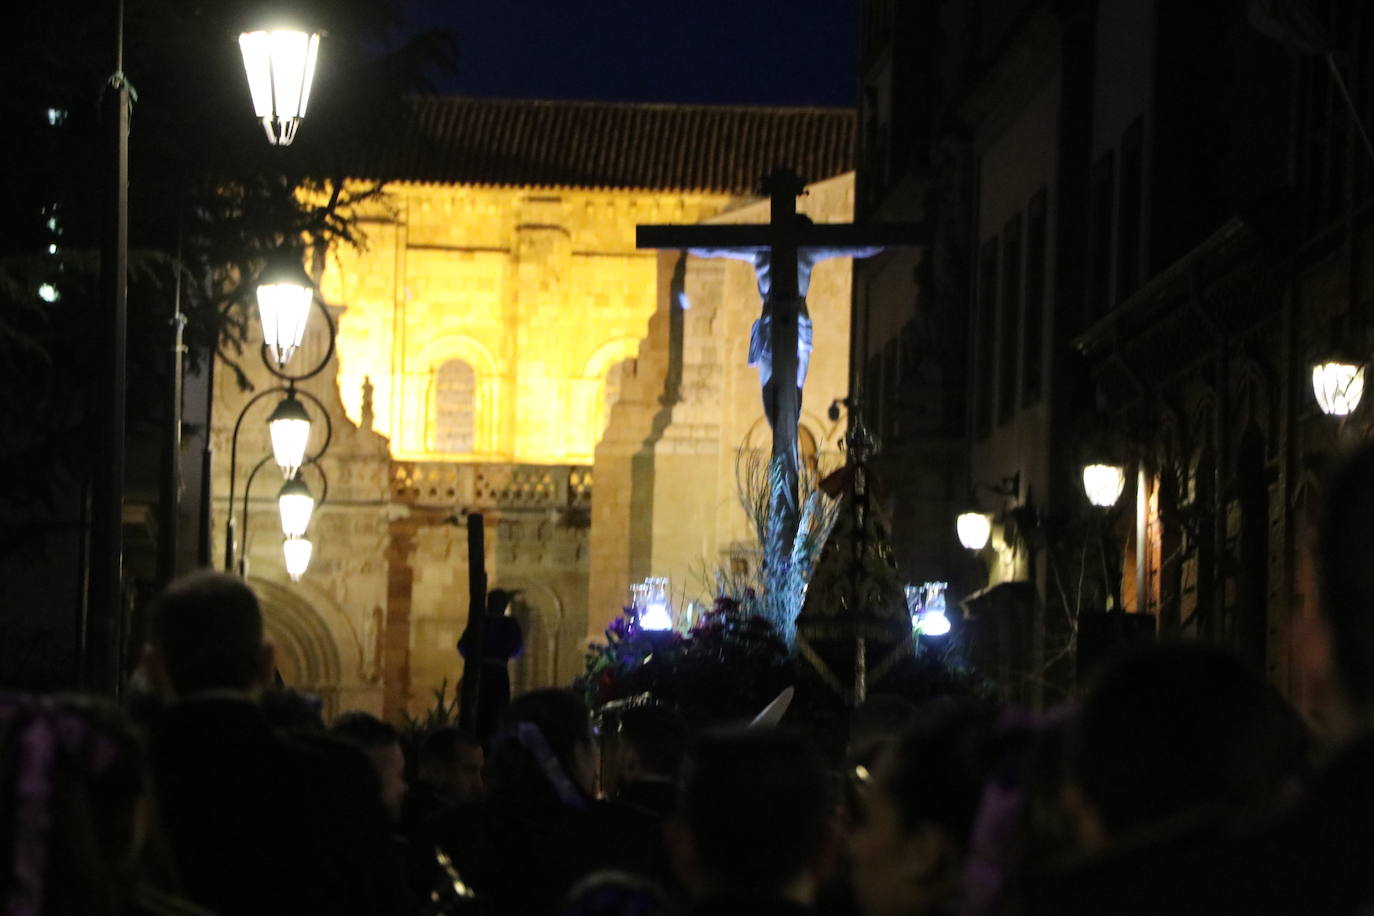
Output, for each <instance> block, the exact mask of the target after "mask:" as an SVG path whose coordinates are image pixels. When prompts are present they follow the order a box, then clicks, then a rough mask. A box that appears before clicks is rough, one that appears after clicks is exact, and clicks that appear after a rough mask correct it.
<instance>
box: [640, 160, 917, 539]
mask: <svg viewBox="0 0 1374 916" xmlns="http://www.w3.org/2000/svg"><path fill="white" fill-rule="evenodd" d="M805 188H806V186H805V184H804V183H803V182H802V180H801V178H799V177H798V176H797V174H796V173H795V172H793V171H792V170H791V169H786V168H780V169H775V170H774V171H773V172H772V173H771V174H769V175H768V176H766V177H765V178H764V179H763V189H762V190H763V193H764V194H766V195H768V198H769V200H770V202H771V206H770V214H769V215H770V219H769V222H768V223H766V224H762V225H760V224H746V225H738V224H737V225H728V226H663V225H659V226H638V227H636V233H635V245H636V247H638V248H677V249H687V251H688V252H689V253H691V254H693V255H696V256H698V257H725V258H733V259H736V260H742V261H748V262H749V263H751V264H752V265H753V266H754V272H755V275H756V277H757V278H758V286H759V297H760V299H762V311H761V313H760V315H759V319H758V320H757V321H755V322H754V327H753V330H752V331H751V333H750V335H749V336H750V340H749V364H750V365H751V366H757V367H758V369H759V384H760V387H761V389H762V394H763V412H764V416H766V417H767V418H768V424H769V426H771V427H772V430H773V450H772V463H771V464H770V468H771V467H777V468H779V469H780V471H781V473H780V475H779V478H780V481H779V482H780V483H781V486H776V487H775V488H774V491H773V492H772V493H771V494H770V497H769V513H770V515H769V518H770V525H769V526H770V529H773V530H776V531H777V534H778V537H779V542H778V546H780V547H781V549H783V550H785V551H787V552H788V553H789V554H790V551H791V547H792V543H793V539H794V537H795V535H796V530H797V523H798V514H799V513H798V504H797V474H798V455H797V425H798V423H799V422H800V420H801V395H802V383H803V382H804V381H805V380H806V369H807V365H808V363H809V362H810V357H811V346H812V340H811V337H812V334H811V317H810V315H809V314H808V313H807V310H806V293H807V289H808V287H809V285H810V282H811V270H812V268H813V267H814V266H815V265H816V263H817V262H819V261H823V260H825V259H827V258H837V257H851V258H865V257H869V256H870V255H874V254H877V253H878V252H880V251H883V250H884V249H886V248H892V247H899V246H901V247H906V246H912V245H920V244H923V243H924V235H925V234H924V232H923V231H922V229H921V227H919V226H911V225H870V226H864V225H859V224H854V223H831V224H821V225H817V224H814V223H812V222H811V220H809V219H808V218H807V217H806V216H804V215H802V214H799V213H798V212H797V197H798V195H800V194H802V193H804V192H805ZM769 540H770V542H771V541H772V538H771V537H770V539H769ZM778 559H779V558H778V557H776V556H765V558H764V563H765V566H769V565H772V564H773V563H774V562H775V561H776V560H778Z"/></svg>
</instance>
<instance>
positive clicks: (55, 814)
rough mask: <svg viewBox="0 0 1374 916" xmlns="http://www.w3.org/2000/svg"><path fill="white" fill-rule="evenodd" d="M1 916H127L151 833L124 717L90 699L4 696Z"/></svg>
mask: <svg viewBox="0 0 1374 916" xmlns="http://www.w3.org/2000/svg"><path fill="white" fill-rule="evenodd" d="M0 811H3V812H4V815H5V816H3V817H0V863H3V864H2V865H0V911H3V912H6V913H10V912H13V913H28V912H35V913H45V914H73V916H74V914H78V913H79V914H83V916H85V914H90V916H104V914H110V916H113V914H115V913H118V912H125V910H124V909H123V907H122V904H125V903H127V902H128V899H129V895H131V894H132V892H133V889H134V886H135V884H136V881H137V878H138V872H139V861H140V853H141V850H142V847H143V845H144V842H145V840H146V838H147V836H148V834H149V832H150V831H151V830H152V829H153V825H152V824H151V807H150V805H149V802H148V787H147V782H146V779H145V773H144V763H143V753H142V748H141V746H140V744H139V741H138V738H137V736H136V734H135V733H134V730H133V727H132V725H131V724H130V722H129V721H128V719H127V717H126V716H125V715H124V713H122V712H121V711H120V710H119V709H118V708H116V707H114V706H113V705H110V704H108V703H106V702H104V701H100V700H94V699H91V698H89V697H56V698H48V697H34V696H25V695H16V694H8V695H6V694H0Z"/></svg>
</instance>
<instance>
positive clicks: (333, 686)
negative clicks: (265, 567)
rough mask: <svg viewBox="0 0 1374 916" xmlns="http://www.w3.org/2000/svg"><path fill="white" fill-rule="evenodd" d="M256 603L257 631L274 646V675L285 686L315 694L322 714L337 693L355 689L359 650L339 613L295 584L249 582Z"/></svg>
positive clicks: (254, 579) (352, 631)
mask: <svg viewBox="0 0 1374 916" xmlns="http://www.w3.org/2000/svg"><path fill="white" fill-rule="evenodd" d="M249 583H250V584H251V585H252V586H253V590H254V591H255V592H256V593H257V595H258V600H259V602H261V604H262V617H263V632H264V635H265V636H266V638H267V639H269V640H270V641H271V642H272V644H273V645H274V646H275V647H276V652H277V670H278V671H279V672H280V673H281V676H282V678H283V679H284V680H285V681H286V683H287V685H288V686H291V687H295V688H297V689H300V690H304V691H308V692H310V693H314V694H317V695H318V696H319V697H320V699H321V700H322V701H323V703H324V711H325V715H326V716H328V715H331V714H333V713H334V712H337V709H335V707H336V705H337V702H338V697H339V692H340V688H342V687H344V686H347V685H349V684H356V683H357V681H358V677H359V672H360V670H361V668H362V662H363V649H362V644H361V642H360V641H359V639H358V634H357V632H356V631H355V629H354V627H353V626H352V625H351V624H350V623H349V621H348V618H347V617H346V616H345V614H344V613H343V611H342V610H340V609H339V608H338V607H337V606H335V604H334V603H333V602H332V601H330V600H329V599H328V598H325V597H324V596H322V595H319V594H316V593H314V592H313V591H310V590H308V589H306V588H302V587H301V586H300V585H299V584H287V583H284V582H278V581H275V580H272V579H264V578H258V577H250V578H249Z"/></svg>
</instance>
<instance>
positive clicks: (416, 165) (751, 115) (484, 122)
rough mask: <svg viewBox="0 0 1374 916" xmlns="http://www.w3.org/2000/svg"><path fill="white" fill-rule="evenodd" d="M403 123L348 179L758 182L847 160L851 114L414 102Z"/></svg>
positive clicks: (362, 154) (704, 186)
mask: <svg viewBox="0 0 1374 916" xmlns="http://www.w3.org/2000/svg"><path fill="white" fill-rule="evenodd" d="M414 104H415V118H414V119H413V122H412V124H411V126H410V127H409V128H408V130H407V132H406V133H405V134H403V135H402V136H399V137H396V138H394V139H393V140H390V141H388V142H385V143H383V144H380V145H379V146H378V147H376V148H374V149H372V150H368V151H359V154H358V155H357V157H356V160H355V161H353V162H349V163H346V172H347V174H349V175H350V176H351V177H354V178H359V179H370V180H386V181H416V182H433V183H443V184H483V185H524V186H537V187H584V188H585V187H591V188H599V187H606V188H646V189H679V190H711V191H721V192H731V193H738V194H752V193H756V192H757V191H758V184H759V179H760V178H761V177H762V176H763V175H764V174H766V173H767V172H770V171H772V170H773V169H774V168H775V167H777V166H780V165H787V166H791V167H792V168H793V169H794V170H795V171H796V172H797V173H798V174H799V175H801V176H802V178H803V179H805V180H806V181H819V180H821V179H823V178H829V177H831V176H833V175H838V174H841V173H843V172H847V171H849V170H850V169H852V168H853V167H854V166H853V163H854V152H853V147H854V129H855V116H854V112H853V111H852V110H849V109H842V108H762V107H744V106H714V105H658V104H626V103H613V102H539V101H523V100H522V101H505V100H495V99H469V98H455V97H443V96H428V97H421V98H417V99H415V100H414Z"/></svg>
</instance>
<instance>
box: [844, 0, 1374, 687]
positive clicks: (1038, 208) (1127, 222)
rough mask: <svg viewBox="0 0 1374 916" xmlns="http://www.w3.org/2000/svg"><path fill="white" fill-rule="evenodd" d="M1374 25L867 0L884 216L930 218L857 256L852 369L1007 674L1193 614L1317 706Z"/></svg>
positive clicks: (1357, 279) (866, 47)
mask: <svg viewBox="0 0 1374 916" xmlns="http://www.w3.org/2000/svg"><path fill="white" fill-rule="evenodd" d="M1371 43H1374V10H1371V9H1368V8H1367V7H1366V5H1363V4H1359V3H1355V2H1350V0H1326V2H1321V0H1313V2H1310V3H1303V2H1297V0H1292V2H1286V3H1280V2H1266V3H1260V2H1250V3H1239V2H1237V3H1224V4H1220V3H1219V4H1196V3H1189V2H1184V0H1060V2H1032V0H1021V2H1017V0H982V2H954V0H948V2H940V0H928V2H908V3H898V2H892V0H874V2H869V3H867V4H866V8H865V24H864V30H863V45H862V47H863V50H862V54H861V60H862V68H863V73H862V87H863V89H862V99H861V107H862V110H861V127H860V149H859V154H858V163H859V169H858V187H857V206H858V212H859V215H860V217H868V218H884V219H913V218H915V219H923V220H925V221H926V222H927V223H928V224H929V225H930V226H931V227H932V228H933V231H934V243H933V244H932V245H931V247H930V248H928V249H926V250H925V251H924V252H922V253H921V254H920V255H919V256H915V255H901V254H895V253H894V254H888V255H885V256H883V257H882V258H877V259H873V260H871V261H869V262H865V263H861V264H858V265H856V267H855V280H854V282H855V316H854V332H853V335H852V340H853V343H852V346H853V347H854V379H853V381H852V386H853V389H854V391H855V392H856V393H858V394H859V400H860V402H861V403H862V404H863V409H864V412H865V415H866V418H867V420H868V422H869V424H870V426H872V427H873V428H874V429H875V430H876V431H877V433H878V436H879V439H880V440H881V446H882V455H883V458H882V461H883V463H885V464H886V466H887V467H888V468H889V473H888V475H887V476H888V478H889V481H890V488H891V490H892V500H893V503H894V507H895V509H896V511H895V513H894V540H895V547H896V552H897V554H898V556H899V562H900V563H901V564H902V565H903V566H904V567H905V569H904V571H905V572H907V573H908V575H909V576H910V577H912V578H914V579H917V581H919V580H920V578H927V579H929V578H947V579H948V580H949V581H950V583H951V584H950V592H951V597H952V598H954V599H955V600H960V601H962V603H963V607H964V609H965V619H964V621H963V624H964V626H963V634H962V636H963V641H964V645H965V648H966V651H967V653H968V656H969V659H970V661H972V662H973V663H974V664H975V665H977V666H979V667H980V668H982V669H983V670H984V671H985V672H986V673H987V674H989V675H991V676H992V677H993V678H994V679H995V680H996V681H997V682H998V683H999V684H1000V685H1001V686H1002V688H1003V690H1004V692H1005V693H1006V694H1007V695H1008V696H1009V697H1011V698H1015V699H1021V700H1026V701H1030V702H1034V703H1041V702H1047V701H1049V700H1052V699H1054V698H1055V697H1056V696H1058V695H1061V694H1063V693H1064V692H1066V691H1069V690H1071V689H1072V688H1073V686H1074V685H1075V683H1076V682H1078V681H1079V680H1080V679H1081V678H1082V677H1083V676H1085V675H1087V674H1089V673H1090V672H1091V669H1092V668H1093V666H1094V665H1095V664H1096V663H1097V662H1099V661H1100V660H1101V659H1102V658H1103V657H1105V656H1106V655H1107V654H1109V653H1110V651H1112V650H1113V649H1114V648H1116V647H1119V646H1121V645H1123V644H1129V643H1131V642H1133V641H1136V640H1141V639H1149V638H1153V637H1155V636H1183V637H1198V638H1206V639H1210V640H1213V641H1218V642H1222V643H1225V644H1228V645H1230V646H1232V647H1234V648H1235V649H1237V650H1239V651H1240V652H1242V653H1243V654H1245V655H1246V656H1247V657H1248V658H1250V659H1251V661H1252V662H1253V663H1255V664H1256V665H1257V666H1262V668H1263V670H1265V671H1266V672H1267V674H1268V676H1269V677H1270V679H1271V680H1272V681H1273V682H1274V683H1275V684H1276V685H1277V686H1278V687H1279V688H1280V689H1282V690H1283V691H1284V692H1285V693H1286V694H1287V695H1288V696H1289V697H1290V698H1291V699H1293V700H1294V701H1295V702H1297V703H1298V704H1299V705H1306V703H1307V701H1308V700H1309V699H1310V696H1309V693H1310V685H1308V684H1306V683H1305V682H1304V679H1303V674H1302V671H1301V669H1300V667H1299V666H1298V665H1297V663H1296V658H1295V655H1294V645H1295V638H1296V635H1297V634H1298V633H1299V632H1300V630H1301V629H1302V627H1303V626H1304V621H1306V620H1312V619H1314V616H1315V613H1316V605H1315V602H1316V594H1315V584H1314V579H1313V574H1312V562H1311V557H1310V550H1309V546H1308V545H1309V540H1310V537H1309V533H1310V530H1311V528H1312V526H1313V524H1314V522H1315V513H1316V510H1317V504H1318V496H1319V490H1320V485H1319V484H1320V472H1321V468H1322V465H1323V464H1324V463H1325V462H1326V461H1327V460H1328V459H1329V458H1330V457H1332V456H1333V455H1334V454H1335V453H1336V452H1337V451H1339V450H1340V449H1341V447H1342V446H1343V445H1346V444H1348V443H1349V442H1351V441H1354V440H1356V439H1359V438H1363V437H1364V436H1366V435H1367V427H1368V426H1369V421H1368V419H1367V417H1368V416H1369V414H1368V411H1369V410H1370V408H1369V407H1368V406H1367V405H1364V404H1360V405H1359V406H1357V407H1356V408H1355V409H1354V410H1353V412H1350V413H1348V415H1346V416H1343V417H1336V416H1327V415H1326V414H1324V413H1323V412H1322V410H1321V409H1320V407H1319V405H1318V402H1317V399H1316V397H1314V391H1313V364H1314V363H1316V362H1319V361H1322V360H1327V359H1333V358H1336V356H1338V355H1339V356H1340V357H1341V358H1344V359H1347V360H1352V361H1354V364H1362V363H1363V361H1365V360H1367V359H1368V357H1369V355H1370V352H1371V346H1370V342H1371V338H1370V334H1369V328H1370V316H1371V314H1374V312H1371V307H1370V304H1369V300H1370V298H1371V294H1372V293H1374V232H1371V229H1370V206H1369V205H1370V204H1371V203H1374V181H1371V178H1372V176H1374V149H1371V147H1370V144H1369V142H1368V140H1366V139H1365V133H1363V132H1362V129H1361V125H1368V124H1369V123H1370V122H1371V120H1374V70H1372V69H1371V64H1374V54H1371V51H1374V47H1371ZM1337 394H1350V395H1353V394H1354V391H1353V389H1352V390H1350V391H1348V392H1344V391H1343V392H1337ZM1338 400H1339V398H1338ZM1337 406H1345V405H1337ZM1092 464H1097V465H1105V466H1108V467H1111V468H1117V469H1119V470H1120V473H1121V478H1120V481H1119V483H1120V486H1119V488H1118V487H1114V486H1111V484H1112V483H1113V479H1112V478H1111V475H1110V473H1108V474H1107V483H1108V487H1107V489H1108V492H1107V493H1106V494H1102V495H1098V501H1105V502H1110V500H1108V499H1107V497H1109V496H1113V495H1115V496H1116V500H1115V502H1114V503H1111V504H1110V505H1107V506H1098V505H1094V504H1093V503H1092V502H1090V500H1089V496H1088V494H1087V493H1086V492H1085V489H1084V479H1083V469H1084V467H1085V466H1087V465H1092ZM1099 476H1100V474H1099ZM973 510H977V511H980V512H982V513H985V514H986V515H987V516H989V518H990V520H991V522H992V535H991V537H990V538H989V540H988V543H987V545H986V546H984V547H982V548H981V549H979V550H977V551H970V550H968V549H966V548H964V547H962V546H961V545H960V544H959V542H958V541H957V540H956V536H955V517H956V516H957V515H958V514H959V513H960V512H964V511H973Z"/></svg>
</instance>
